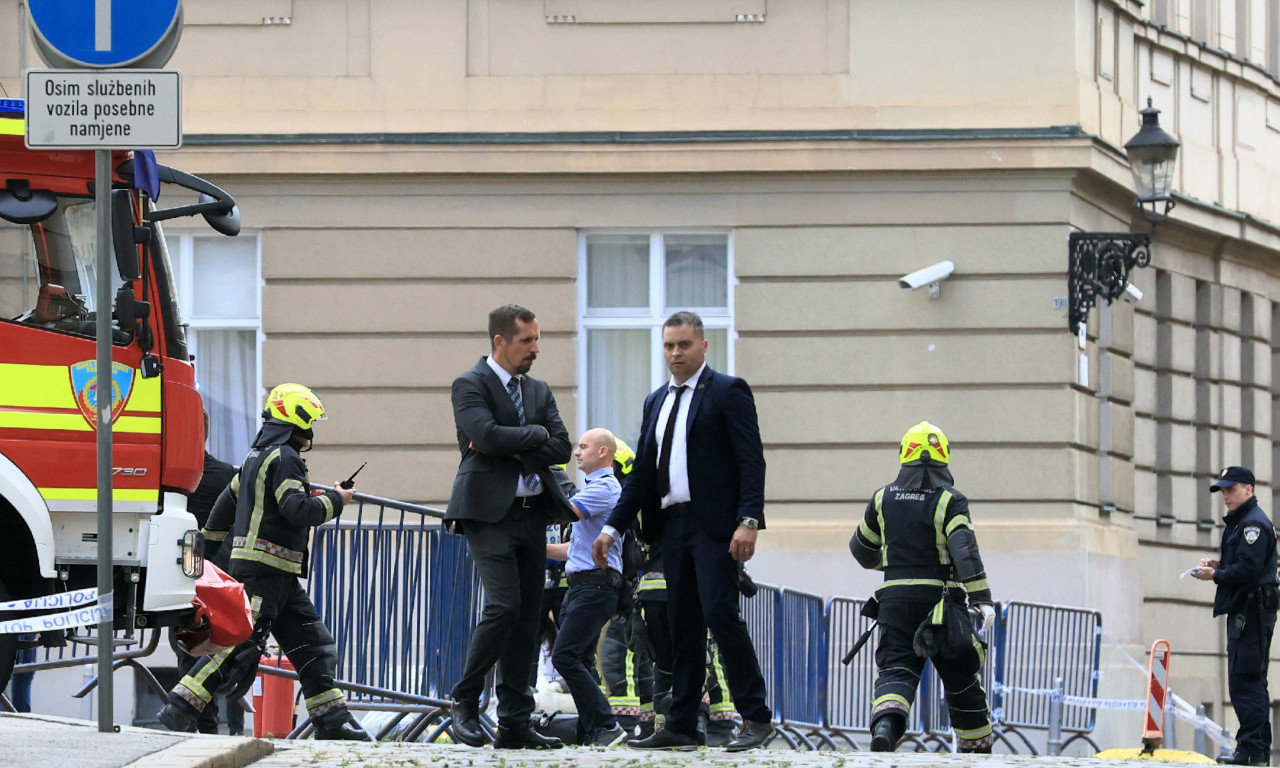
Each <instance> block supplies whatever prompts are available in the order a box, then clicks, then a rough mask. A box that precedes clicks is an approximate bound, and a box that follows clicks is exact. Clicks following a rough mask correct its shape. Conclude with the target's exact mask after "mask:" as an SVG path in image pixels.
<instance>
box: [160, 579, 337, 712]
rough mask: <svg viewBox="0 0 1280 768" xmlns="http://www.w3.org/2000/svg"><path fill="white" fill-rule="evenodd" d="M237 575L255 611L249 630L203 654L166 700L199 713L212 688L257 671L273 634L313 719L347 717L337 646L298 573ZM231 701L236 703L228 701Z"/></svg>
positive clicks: (222, 687)
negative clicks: (231, 643) (233, 643)
mask: <svg viewBox="0 0 1280 768" xmlns="http://www.w3.org/2000/svg"><path fill="white" fill-rule="evenodd" d="M235 576H236V578H238V579H240V580H241V581H242V582H244V588H245V593H246V594H248V596H249V602H250V605H252V606H253V607H254V609H255V611H256V612H257V617H256V619H255V620H254V623H253V634H252V635H251V636H250V637H249V639H248V640H246V641H244V642H243V643H241V644H240V645H238V646H236V647H235V648H228V649H227V650H225V651H221V652H219V653H217V654H214V655H213V656H203V657H201V658H200V660H199V661H197V662H196V664H195V665H194V667H193V668H192V670H191V672H190V673H188V674H187V675H186V676H184V677H183V678H182V679H181V680H179V681H178V684H177V685H175V686H174V687H173V690H172V691H170V692H169V702H170V703H171V704H178V703H179V702H182V703H184V704H186V705H189V706H190V707H192V708H194V709H195V710H196V712H197V713H200V712H203V711H204V709H205V708H206V707H207V706H208V705H209V704H210V703H211V702H212V701H213V696H214V694H215V693H217V692H225V691H227V690H230V689H231V688H233V687H235V686H236V685H237V684H238V683H239V682H240V681H241V680H243V679H244V678H243V676H244V675H246V674H248V675H252V674H254V673H255V672H256V671H257V668H258V658H259V657H260V656H261V654H262V650H263V648H265V647H266V642H267V636H268V635H272V636H274V637H275V639H276V642H277V643H279V645H280V650H281V651H283V652H284V655H285V656H286V657H288V659H289V663H291V664H293V668H294V669H296V670H297V672H298V682H299V683H300V684H301V687H302V694H303V696H305V697H306V705H307V712H308V713H309V714H310V715H311V718H312V720H314V721H315V723H316V725H318V726H319V727H321V728H325V727H329V726H330V725H338V724H341V723H342V722H344V721H346V719H347V711H346V707H347V700H346V698H345V697H344V696H343V695H342V691H340V690H338V689H337V688H336V687H334V684H333V678H334V674H335V673H336V672H337V667H338V649H337V646H336V645H335V644H334V640H333V635H331V634H330V633H329V630H328V628H327V627H325V625H324V622H323V621H321V620H320V614H319V613H318V612H317V611H316V607H315V605H313V604H312V602H311V598H310V597H308V596H307V593H306V591H305V590H303V588H302V585H301V584H299V583H298V578H297V577H296V576H293V575H291V574H288V573H284V572H283V571H279V572H275V573H262V572H248V573H237V574H235ZM232 706H233V707H234V706H238V705H237V704H236V703H235V702H232Z"/></svg>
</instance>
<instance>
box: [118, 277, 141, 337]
mask: <svg viewBox="0 0 1280 768" xmlns="http://www.w3.org/2000/svg"><path fill="white" fill-rule="evenodd" d="M134 304H135V299H134V297H133V286H130V285H128V284H126V285H122V286H120V287H119V288H118V289H117V290H116V319H117V320H119V321H120V330H122V331H132V330H133V329H134V327H135V326H137V325H138V315H137V312H135V311H134V310H135V306H134Z"/></svg>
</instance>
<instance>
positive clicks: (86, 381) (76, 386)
mask: <svg viewBox="0 0 1280 768" xmlns="http://www.w3.org/2000/svg"><path fill="white" fill-rule="evenodd" d="M69 370H70V371H71V391H72V392H74V393H75V396H76V405H78V406H79V407H80V413H81V415H83V416H84V419H85V421H87V422H89V426H91V427H93V428H94V429H97V428H98V361H97V360H81V361H80V362H78V363H76V364H74V365H72V366H70V368H69ZM131 392H133V369H132V368H130V367H129V366H127V365H125V364H124V363H115V362H113V363H112V364H111V423H112V424H114V423H115V421H116V419H118V418H119V417H120V412H121V411H123V410H124V406H125V403H127V402H129V394H130V393H131Z"/></svg>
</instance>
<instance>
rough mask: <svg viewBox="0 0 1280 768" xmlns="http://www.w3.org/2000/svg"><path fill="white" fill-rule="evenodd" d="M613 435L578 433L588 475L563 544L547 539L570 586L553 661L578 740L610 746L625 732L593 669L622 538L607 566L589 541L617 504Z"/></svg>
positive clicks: (614, 602)
mask: <svg viewBox="0 0 1280 768" xmlns="http://www.w3.org/2000/svg"><path fill="white" fill-rule="evenodd" d="M616 449H617V440H616V439H615V438H614V436H613V433H612V432H610V431H609V430H607V429H589V430H587V431H586V432H584V433H582V437H580V438H578V444H577V447H575V448H574V451H573V457H574V458H575V459H577V461H578V468H579V469H581V470H582V472H583V474H585V475H586V476H587V480H586V485H585V486H583V488H582V490H580V491H578V493H577V494H575V495H574V496H573V498H571V499H569V503H570V504H571V505H573V510H574V512H575V513H576V514H577V515H578V521H577V522H575V523H574V524H573V533H572V534H571V535H570V537H569V542H568V543H567V544H548V545H547V557H549V558H551V559H553V560H565V561H567V562H566V564H565V569H564V570H565V574H566V578H567V579H568V581H569V591H568V592H567V593H566V594H565V596H564V606H563V607H562V608H561V609H560V632H559V634H558V635H556V644H555V647H554V648H553V649H552V650H551V663H552V664H554V665H555V667H556V671H557V672H559V673H560V676H561V677H563V678H564V681H565V683H566V684H567V685H568V686H569V693H570V695H572V696H573V703H574V704H575V705H576V706H577V709H578V734H577V735H578V743H579V744H599V745H603V746H611V745H613V744H616V743H618V742H620V741H621V740H622V738H623V736H625V733H624V732H623V730H622V728H620V727H619V726H618V719H617V718H616V717H615V716H614V714H613V711H612V709H611V708H610V707H609V700H608V699H607V698H606V697H605V695H604V692H603V691H601V690H600V684H599V681H597V680H596V678H595V677H594V676H593V675H592V674H591V666H592V664H593V662H594V659H595V648H596V642H597V641H598V640H599V639H600V630H602V629H604V626H605V624H607V623H608V622H609V619H610V618H612V617H613V615H614V614H615V613H617V612H618V598H619V593H620V590H621V589H622V543H621V542H614V545H613V546H612V547H610V548H609V554H608V561H607V562H608V567H607V568H600V567H598V566H597V565H596V563H595V561H594V560H593V559H592V553H591V545H592V543H593V542H594V541H595V540H596V537H597V536H599V535H600V531H601V529H603V528H604V522H605V519H607V518H608V516H609V513H610V512H612V511H613V507H614V505H615V504H617V503H618V497H619V496H620V495H621V494H622V486H621V484H619V483H618V478H617V477H616V476H615V475H614V473H613V455H614V452H615V451H616Z"/></svg>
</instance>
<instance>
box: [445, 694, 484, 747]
mask: <svg viewBox="0 0 1280 768" xmlns="http://www.w3.org/2000/svg"><path fill="white" fill-rule="evenodd" d="M449 735H451V736H452V737H453V740H454V741H456V742H458V743H459V744H466V745H467V746H468V747H483V746H484V745H485V744H487V743H489V737H488V736H486V735H485V733H484V729H483V728H481V727H480V714H479V713H478V712H477V707H476V705H475V704H473V703H471V702H469V701H455V702H453V714H452V722H450V723H449Z"/></svg>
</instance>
